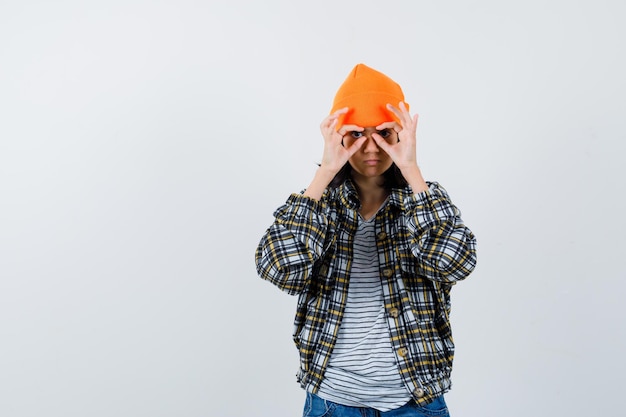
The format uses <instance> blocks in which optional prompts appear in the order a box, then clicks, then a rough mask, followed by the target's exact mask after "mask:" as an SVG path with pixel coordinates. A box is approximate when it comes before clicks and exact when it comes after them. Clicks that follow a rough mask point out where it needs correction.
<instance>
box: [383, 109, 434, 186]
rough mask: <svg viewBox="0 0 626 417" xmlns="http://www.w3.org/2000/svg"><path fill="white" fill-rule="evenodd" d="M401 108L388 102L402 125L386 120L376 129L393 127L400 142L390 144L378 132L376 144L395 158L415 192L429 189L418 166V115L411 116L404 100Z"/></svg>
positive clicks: (394, 160)
mask: <svg viewBox="0 0 626 417" xmlns="http://www.w3.org/2000/svg"><path fill="white" fill-rule="evenodd" d="M399 107H400V108H397V107H395V106H392V105H391V104H387V109H389V111H391V112H392V113H393V114H395V115H396V117H397V118H398V120H400V123H401V124H402V125H399V124H398V123H397V122H385V123H383V124H380V125H378V126H376V130H378V131H381V130H383V129H393V130H395V131H396V132H397V134H398V142H397V143H392V144H389V143H387V142H386V141H385V139H384V138H383V137H382V136H381V135H379V134H378V133H374V134H372V138H374V140H375V141H376V144H378V146H379V147H380V148H381V149H382V150H383V151H385V152H386V153H387V154H388V155H389V156H390V157H391V159H392V160H393V162H394V163H395V164H396V166H397V167H398V168H400V171H401V172H402V175H403V176H404V178H405V179H406V180H407V182H408V183H409V185H411V188H412V189H413V191H414V192H416V193H417V192H420V191H425V190H427V189H428V186H427V185H426V182H425V181H424V178H423V177H422V174H421V172H420V169H419V167H418V166H417V139H416V134H417V119H418V115H417V114H415V115H413V116H411V114H410V113H409V111H408V109H407V108H406V106H405V105H404V102H400V104H399Z"/></svg>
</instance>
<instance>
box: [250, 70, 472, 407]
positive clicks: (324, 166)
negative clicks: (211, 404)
mask: <svg viewBox="0 0 626 417" xmlns="http://www.w3.org/2000/svg"><path fill="white" fill-rule="evenodd" d="M396 103H397V107H396V106H394V104H396ZM417 120H418V119H417V115H414V116H411V114H410V113H409V109H408V105H407V104H406V103H404V94H403V93H402V90H401V88H400V86H399V85H398V84H396V83H395V82H394V81H393V80H391V79H390V78H389V77H387V76H386V75H384V74H382V73H380V72H378V71H376V70H373V69H371V68H369V67H367V66H365V65H363V64H359V65H357V66H356V67H355V68H354V69H353V70H352V72H351V73H350V75H349V76H348V78H347V79H346V81H345V82H344V83H343V84H342V86H341V87H340V89H339V91H338V92H337V95H336V96H335V100H334V103H333V109H332V110H331V114H330V115H329V116H328V117H327V118H326V119H324V121H323V122H322V124H321V132H322V136H323V137H324V151H323V156H322V162H321V164H320V166H319V168H318V170H317V172H316V173H315V176H314V178H313V180H312V182H311V183H310V185H309V186H308V187H307V188H306V191H305V192H304V193H302V194H292V195H291V196H290V197H289V198H288V200H287V202H286V203H285V204H284V205H283V206H281V207H279V208H278V209H277V210H276V212H275V213H274V216H275V220H274V223H273V224H272V225H271V226H270V228H269V229H268V230H267V232H266V233H265V235H264V236H263V238H262V239H261V242H260V243H259V246H258V248H257V252H256V263H257V270H258V272H259V275H260V276H261V277H262V278H264V279H266V280H268V281H270V282H272V283H273V284H275V285H276V286H278V288H280V289H281V290H283V291H286V292H287V293H289V294H294V295H298V297H299V298H298V307H297V311H296V318H295V329H294V341H295V343H296V346H297V347H298V349H299V352H300V371H299V373H298V380H299V382H300V384H301V386H302V387H303V388H304V389H305V390H306V391H307V397H306V402H305V408H304V416H305V417H316V416H317V417H319V416H332V415H335V416H355V417H356V416H362V415H372V416H374V415H380V416H388V417H390V416H394V417H400V416H422V415H427V416H432V415H437V416H447V415H448V411H447V407H446V405H445V401H444V399H443V394H444V393H445V392H447V391H448V390H449V388H450V372H451V369H452V359H453V354H454V344H453V341H452V334H451V330H450V322H449V313H450V288H451V286H452V285H453V284H455V283H456V282H457V281H460V280H462V279H464V278H466V277H467V276H468V275H469V274H470V273H471V272H472V270H473V269H474V267H475V265H476V241H475V238H474V235H473V233H472V232H471V231H470V230H469V229H468V228H467V227H466V226H465V225H464V224H463V221H462V220H461V217H460V212H459V210H458V209H457V208H456V207H455V206H454V205H453V204H452V202H451V201H450V198H449V197H448V194H447V193H446V191H445V190H444V189H443V188H442V187H441V186H439V184H437V183H435V182H426V181H425V180H424V178H423V177H422V174H421V171H420V169H419V166H418V164H417V157H416V153H417V152H416V129H417Z"/></svg>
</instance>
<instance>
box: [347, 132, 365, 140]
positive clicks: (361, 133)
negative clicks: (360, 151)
mask: <svg viewBox="0 0 626 417" xmlns="http://www.w3.org/2000/svg"><path fill="white" fill-rule="evenodd" d="M350 136H352V137H353V138H354V139H358V138H360V137H362V136H363V132H357V131H356V130H353V131H352V132H350Z"/></svg>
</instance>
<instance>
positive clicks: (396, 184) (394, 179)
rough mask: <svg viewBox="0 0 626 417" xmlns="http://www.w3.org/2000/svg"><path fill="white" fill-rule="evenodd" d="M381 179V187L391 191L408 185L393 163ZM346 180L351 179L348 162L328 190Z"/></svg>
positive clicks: (350, 168)
mask: <svg viewBox="0 0 626 417" xmlns="http://www.w3.org/2000/svg"><path fill="white" fill-rule="evenodd" d="M383 177H384V179H385V182H384V183H383V187H385V189H387V190H391V189H392V188H404V187H406V186H407V184H408V183H407V182H406V179H404V176H403V175H402V172H400V168H398V167H397V166H396V164H395V163H394V164H391V166H390V167H389V169H388V170H387V171H385V172H384V173H383ZM348 178H352V166H350V163H349V162H346V164H345V165H344V166H343V167H342V168H341V169H340V170H339V172H338V173H337V174H336V175H335V177H334V178H333V179H332V181H331V182H330V184H328V186H329V187H330V188H337V187H339V186H340V185H341V184H343V183H344V182H345V181H346V180H347V179H348Z"/></svg>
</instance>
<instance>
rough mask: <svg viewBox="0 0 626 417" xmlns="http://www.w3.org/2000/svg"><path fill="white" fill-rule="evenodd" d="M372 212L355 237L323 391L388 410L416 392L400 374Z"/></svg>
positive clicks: (355, 403)
mask: <svg viewBox="0 0 626 417" xmlns="http://www.w3.org/2000/svg"><path fill="white" fill-rule="evenodd" d="M375 217H376V216H373V217H372V218H371V219H370V220H367V221H366V220H363V219H362V218H361V216H359V227H358V230H357V232H356V235H355V237H354V247H353V259H352V268H351V271H350V284H349V287H348V300H347V303H346V308H345V312H344V315H343V319H342V321H341V326H340V328H339V334H338V339H337V343H336V345H335V348H334V349H333V352H332V355H331V357H330V361H329V364H328V368H327V369H326V373H325V375H324V380H323V381H322V384H321V386H320V389H319V392H318V393H317V395H319V396H320V397H321V398H324V399H327V400H329V401H332V402H336V403H338V404H343V405H347V406H353V407H369V408H376V409H378V410H380V411H383V412H384V411H389V410H393V409H395V408H398V407H401V406H402V405H404V404H406V403H407V402H408V401H409V400H410V399H411V394H410V393H409V391H408V390H407V388H406V387H405V386H404V383H403V381H402V379H401V377H400V374H399V371H398V366H397V363H396V358H395V355H394V352H393V349H392V345H391V341H390V336H389V327H388V325H387V318H386V316H385V309H384V303H383V292H382V287H381V280H380V272H379V263H378V251H377V250H376V237H375V234H374V220H375Z"/></svg>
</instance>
